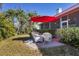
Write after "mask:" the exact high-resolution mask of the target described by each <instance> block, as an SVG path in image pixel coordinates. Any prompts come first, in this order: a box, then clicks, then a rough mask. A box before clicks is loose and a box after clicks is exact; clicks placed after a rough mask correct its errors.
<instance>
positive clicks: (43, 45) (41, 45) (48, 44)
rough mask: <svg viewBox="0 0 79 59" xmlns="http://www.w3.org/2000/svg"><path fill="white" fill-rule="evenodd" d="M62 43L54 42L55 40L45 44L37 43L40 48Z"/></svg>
mask: <svg viewBox="0 0 79 59" xmlns="http://www.w3.org/2000/svg"><path fill="white" fill-rule="evenodd" d="M62 45H65V44H63V43H60V42H56V41H53V42H49V43H47V44H38V46H39V47H40V48H49V47H56V46H62Z"/></svg>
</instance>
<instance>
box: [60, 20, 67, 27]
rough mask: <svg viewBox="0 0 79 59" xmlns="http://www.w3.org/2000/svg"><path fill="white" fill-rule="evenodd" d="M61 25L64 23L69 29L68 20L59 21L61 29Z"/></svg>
mask: <svg viewBox="0 0 79 59" xmlns="http://www.w3.org/2000/svg"><path fill="white" fill-rule="evenodd" d="M63 23H66V24H67V28H68V27H69V25H68V20H65V21H61V28H63Z"/></svg>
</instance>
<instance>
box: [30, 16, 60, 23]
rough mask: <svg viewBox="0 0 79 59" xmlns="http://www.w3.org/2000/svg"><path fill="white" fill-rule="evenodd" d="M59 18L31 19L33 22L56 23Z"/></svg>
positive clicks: (40, 17)
mask: <svg viewBox="0 0 79 59" xmlns="http://www.w3.org/2000/svg"><path fill="white" fill-rule="evenodd" d="M57 20H59V18H57V17H54V16H36V17H31V21H33V22H56V21H57Z"/></svg>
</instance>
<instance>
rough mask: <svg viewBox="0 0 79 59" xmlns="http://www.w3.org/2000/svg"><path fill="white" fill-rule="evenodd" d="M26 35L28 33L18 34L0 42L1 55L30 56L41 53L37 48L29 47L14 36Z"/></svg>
mask: <svg viewBox="0 0 79 59" xmlns="http://www.w3.org/2000/svg"><path fill="white" fill-rule="evenodd" d="M26 36H27V37H28V36H29V35H18V36H14V37H11V38H9V39H7V40H3V41H1V42H0V55H2V56H5V55H6V56H26V55H28V56H30V55H41V53H40V52H39V51H38V50H33V49H30V48H29V47H28V46H27V45H26V44H25V43H23V42H22V41H19V40H12V39H14V38H19V37H20V38H22V37H26Z"/></svg>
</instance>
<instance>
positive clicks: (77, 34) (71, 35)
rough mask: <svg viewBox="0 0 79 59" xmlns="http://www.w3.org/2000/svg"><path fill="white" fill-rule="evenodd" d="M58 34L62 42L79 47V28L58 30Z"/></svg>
mask: <svg viewBox="0 0 79 59" xmlns="http://www.w3.org/2000/svg"><path fill="white" fill-rule="evenodd" d="M56 34H57V35H58V36H59V37H60V38H61V40H60V41H61V42H64V43H67V44H70V45H73V46H75V47H79V27H71V28H63V29H58V30H57V31H56Z"/></svg>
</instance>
